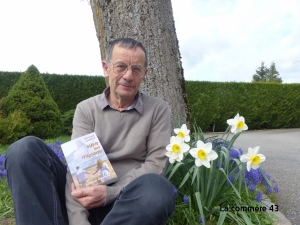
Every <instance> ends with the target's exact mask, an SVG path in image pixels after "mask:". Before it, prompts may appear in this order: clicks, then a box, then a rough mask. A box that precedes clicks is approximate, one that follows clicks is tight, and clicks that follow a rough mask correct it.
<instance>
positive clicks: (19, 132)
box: [0, 110, 32, 145]
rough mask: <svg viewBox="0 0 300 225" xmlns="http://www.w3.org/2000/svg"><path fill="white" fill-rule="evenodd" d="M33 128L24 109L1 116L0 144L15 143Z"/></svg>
mask: <svg viewBox="0 0 300 225" xmlns="http://www.w3.org/2000/svg"><path fill="white" fill-rule="evenodd" d="M31 130H32V127H31V126H30V121H29V119H27V117H26V114H25V113H24V112H22V111H19V110H15V111H14V112H12V113H10V114H9V115H8V117H7V118H4V117H3V116H0V145H5V144H10V143H13V142H15V141H17V140H18V139H19V138H21V137H24V136H25V135H26V134H28V133H30V132H31Z"/></svg>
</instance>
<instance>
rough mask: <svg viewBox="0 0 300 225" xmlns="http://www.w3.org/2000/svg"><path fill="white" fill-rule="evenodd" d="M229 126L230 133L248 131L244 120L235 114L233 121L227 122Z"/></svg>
mask: <svg viewBox="0 0 300 225" xmlns="http://www.w3.org/2000/svg"><path fill="white" fill-rule="evenodd" d="M227 123H228V125H229V126H231V128H230V131H231V132H232V133H235V134H236V133H237V132H240V131H242V130H248V126H247V124H245V118H244V117H242V116H240V115H239V114H237V115H236V116H235V117H234V118H233V119H229V120H227Z"/></svg>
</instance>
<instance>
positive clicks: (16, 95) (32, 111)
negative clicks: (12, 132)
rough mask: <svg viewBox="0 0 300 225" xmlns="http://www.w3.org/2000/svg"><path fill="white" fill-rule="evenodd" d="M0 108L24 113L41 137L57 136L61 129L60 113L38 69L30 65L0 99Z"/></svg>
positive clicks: (33, 132) (33, 129)
mask: <svg viewBox="0 0 300 225" xmlns="http://www.w3.org/2000/svg"><path fill="white" fill-rule="evenodd" d="M1 110H2V112H3V114H4V115H9V114H10V113H11V112H14V111H15V110H19V111H21V112H24V113H25V114H26V117H27V118H28V119H29V121H30V125H31V126H32V131H31V133H30V134H32V135H35V136H38V137H40V138H42V139H45V138H53V137H57V136H58V135H59V134H60V133H61V130H62V122H61V114H60V111H59V109H58V106H57V104H56V103H55V102H54V100H53V98H52V96H51V94H50V92H49V90H48V88H47V86H46V84H45V82H44V80H43V78H42V76H41V75H40V72H39V71H38V69H37V68H36V67H35V66H33V65H31V66H30V67H29V68H28V69H27V71H26V72H25V73H23V74H21V76H20V79H19V80H18V81H17V82H16V84H15V85H14V86H13V87H12V88H11V90H10V91H9V92H8V95H7V97H5V98H4V99H2V100H1Z"/></svg>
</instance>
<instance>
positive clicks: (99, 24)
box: [90, 0, 191, 126]
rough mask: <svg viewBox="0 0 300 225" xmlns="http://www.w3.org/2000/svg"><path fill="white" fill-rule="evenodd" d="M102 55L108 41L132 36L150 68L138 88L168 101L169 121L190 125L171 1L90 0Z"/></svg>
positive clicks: (102, 55) (103, 57)
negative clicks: (141, 49) (141, 45)
mask: <svg viewBox="0 0 300 225" xmlns="http://www.w3.org/2000/svg"><path fill="white" fill-rule="evenodd" d="M90 3H91V7H92V11H93V19H94V23H95V28H96V33H97V37H98V40H99V46H100V52H101V58H102V59H105V56H106V52H105V46H106V43H108V42H109V41H111V40H114V39H116V38H121V37H131V38H134V39H136V40H138V41H140V42H142V43H143V44H144V45H145V47H146V49H147V51H148V55H149V71H148V74H147V75H146V77H145V80H144V83H143V84H142V85H141V88H140V90H141V91H142V92H145V93H147V94H149V95H151V96H155V97H159V98H161V99H164V100H165V101H167V102H168V103H169V106H170V108H171V116H172V118H171V121H172V123H173V125H174V126H175V124H176V123H175V121H178V122H180V123H181V124H182V123H184V122H187V124H188V125H191V113H190V108H189V105H188V99H187V92H186V88H185V80H184V76H183V68H182V64H181V60H180V59H181V56H180V52H179V46H178V40H177V36H176V30H175V25H174V19H173V10H172V5H171V0H90Z"/></svg>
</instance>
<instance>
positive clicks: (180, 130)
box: [174, 124, 191, 142]
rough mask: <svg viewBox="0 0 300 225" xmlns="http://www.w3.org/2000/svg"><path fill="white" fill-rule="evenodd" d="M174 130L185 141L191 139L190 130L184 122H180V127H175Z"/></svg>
mask: <svg viewBox="0 0 300 225" xmlns="http://www.w3.org/2000/svg"><path fill="white" fill-rule="evenodd" d="M174 132H175V134H177V137H180V138H182V139H183V140H184V141H185V142H189V141H190V140H191V138H190V130H188V129H187V127H186V125H185V124H182V126H181V128H175V129H174Z"/></svg>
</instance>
